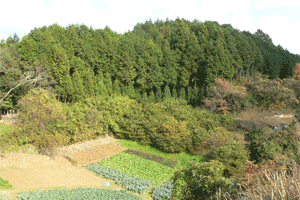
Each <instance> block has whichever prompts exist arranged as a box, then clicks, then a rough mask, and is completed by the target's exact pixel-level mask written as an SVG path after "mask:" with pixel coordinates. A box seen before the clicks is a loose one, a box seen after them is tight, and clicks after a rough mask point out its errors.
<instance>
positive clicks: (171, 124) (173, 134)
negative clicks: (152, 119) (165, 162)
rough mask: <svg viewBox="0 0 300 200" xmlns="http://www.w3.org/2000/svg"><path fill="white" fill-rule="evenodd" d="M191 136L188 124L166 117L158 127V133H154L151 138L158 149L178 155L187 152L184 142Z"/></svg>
mask: <svg viewBox="0 0 300 200" xmlns="http://www.w3.org/2000/svg"><path fill="white" fill-rule="evenodd" d="M189 134H190V132H189V130H188V128H187V122H185V121H177V120H176V119H175V118H174V117H171V116H166V117H165V119H164V120H161V122H160V124H159V125H158V128H157V132H154V133H152V135H151V137H152V141H153V143H154V144H155V145H157V147H158V148H160V149H162V150H163V151H166V152H171V153H177V152H182V151H184V150H185V148H186V144H185V143H184V141H185V138H186V137H188V136H189Z"/></svg>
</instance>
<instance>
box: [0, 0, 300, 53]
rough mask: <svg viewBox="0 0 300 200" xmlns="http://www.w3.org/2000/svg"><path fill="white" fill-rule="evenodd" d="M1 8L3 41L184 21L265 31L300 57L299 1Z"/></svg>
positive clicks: (109, 0)
mask: <svg viewBox="0 0 300 200" xmlns="http://www.w3.org/2000/svg"><path fill="white" fill-rule="evenodd" d="M0 5H1V12H0V40H2V39H6V38H7V37H8V36H9V35H10V34H11V35H13V34H14V33H17V35H18V36H19V37H20V38H22V37H23V36H24V35H25V34H28V33H29V32H30V30H32V29H34V28H35V27H37V28H39V27H43V26H45V25H46V26H49V25H51V24H53V23H58V24H59V25H61V26H64V27H65V26H68V25H69V24H77V23H78V24H85V25H87V26H92V27H93V28H97V29H98V28H104V27H105V26H106V25H107V26H109V27H110V28H111V29H112V30H113V31H116V32H118V33H124V32H126V31H128V30H132V29H133V27H134V26H135V25H136V24H137V23H143V22H145V21H146V20H149V19H152V21H156V20H157V19H160V20H166V18H169V19H172V20H175V19H176V18H177V17H179V18H185V19H187V20H190V21H193V20H194V19H197V20H199V21H202V22H205V21H217V22H218V23H219V24H231V25H232V26H233V27H234V28H237V29H239V30H241V31H243V30H246V31H249V32H251V33H255V32H256V30H257V29H261V30H262V31H263V32H265V33H267V34H269V35H270V37H271V38H272V40H273V43H274V44H275V45H279V44H280V45H281V46H282V47H283V48H284V49H288V50H289V51H290V52H291V53H295V54H300V41H299V39H298V38H300V1H299V0H284V1H283V0H242V1H240V0H227V1H224V0H201V1H198V0H185V1H174V0H151V1H141V0H9V1H8V0H7V1H5V0H2V2H1V4H0Z"/></svg>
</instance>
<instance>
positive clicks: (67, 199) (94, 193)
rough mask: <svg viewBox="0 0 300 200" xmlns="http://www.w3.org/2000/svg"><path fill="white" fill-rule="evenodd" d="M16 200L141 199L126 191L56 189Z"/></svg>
mask: <svg viewBox="0 0 300 200" xmlns="http://www.w3.org/2000/svg"><path fill="white" fill-rule="evenodd" d="M18 199H22V200H25V199H30V200H41V199H43V200H53V199H63V200H94V199H99V200H117V199H132V200H142V198H141V197H138V196H135V195H133V194H131V193H129V192H127V191H126V190H120V191H118V190H112V189H102V188H76V189H57V190H42V191H29V192H22V193H19V194H18Z"/></svg>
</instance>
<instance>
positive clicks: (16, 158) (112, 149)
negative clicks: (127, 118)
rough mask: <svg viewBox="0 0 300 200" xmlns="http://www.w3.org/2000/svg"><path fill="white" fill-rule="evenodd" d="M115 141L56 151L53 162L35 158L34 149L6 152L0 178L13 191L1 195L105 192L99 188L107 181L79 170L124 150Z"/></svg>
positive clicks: (73, 146) (99, 141) (42, 157)
mask: <svg viewBox="0 0 300 200" xmlns="http://www.w3.org/2000/svg"><path fill="white" fill-rule="evenodd" d="M116 141H117V139H115V138H113V137H109V136H107V137H106V138H98V139H96V140H92V141H87V142H82V143H77V144H73V145H70V146H67V147H62V148H58V151H57V155H56V156H55V157H54V158H50V157H49V156H46V155H38V154H37V153H36V151H35V150H34V148H31V149H29V150H27V151H28V152H30V153H28V152H24V153H16V152H6V153H5V154H4V158H2V157H0V177H2V178H4V179H6V180H8V181H9V183H10V184H11V185H13V186H14V188H13V189H11V190H2V191H1V192H2V193H3V194H4V195H8V196H9V197H10V198H14V199H16V197H17V194H18V193H19V192H26V191H31V190H44V189H46V188H47V189H55V188H57V187H65V188H79V187H85V188H86V187H96V188H107V187H105V186H103V185H102V184H103V182H104V181H107V179H105V178H102V176H97V175H96V174H95V173H94V172H92V171H90V170H88V169H86V168H83V167H82V166H83V165H87V164H91V163H94V162H97V161H99V160H101V159H105V158H108V157H110V156H112V155H115V154H117V153H119V152H122V151H124V150H126V148H123V147H121V146H120V145H119V144H118V143H115V142H116ZM23 151H24V150H23ZM74 164H75V165H74ZM108 182H110V183H111V184H112V186H110V188H111V189H114V190H121V189H122V187H121V186H117V185H115V184H114V181H111V180H108ZM136 195H137V194H136ZM138 196H140V195H138ZM145 199H147V198H145ZM148 199H149V198H148ZM150 199H151V198H150Z"/></svg>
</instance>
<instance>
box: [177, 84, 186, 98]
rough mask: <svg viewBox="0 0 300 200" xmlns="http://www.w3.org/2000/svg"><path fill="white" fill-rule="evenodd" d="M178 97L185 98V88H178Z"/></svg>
mask: <svg viewBox="0 0 300 200" xmlns="http://www.w3.org/2000/svg"><path fill="white" fill-rule="evenodd" d="M179 98H180V99H184V100H186V94H185V89H184V88H183V87H182V88H180V91H179Z"/></svg>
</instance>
